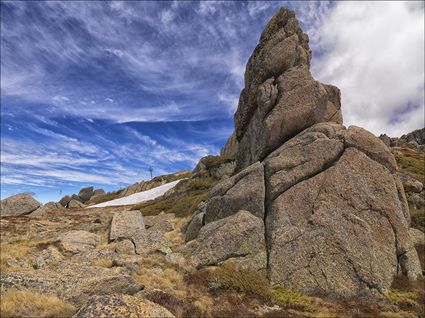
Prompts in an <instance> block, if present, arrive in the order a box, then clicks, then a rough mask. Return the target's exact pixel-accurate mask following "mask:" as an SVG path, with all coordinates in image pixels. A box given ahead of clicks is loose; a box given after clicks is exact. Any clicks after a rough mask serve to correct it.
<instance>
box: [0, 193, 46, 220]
mask: <svg viewBox="0 0 425 318" xmlns="http://www.w3.org/2000/svg"><path fill="white" fill-rule="evenodd" d="M0 204H1V205H0V214H1V215H2V216H6V215H14V216H18V215H26V214H29V213H31V212H33V211H35V210H37V209H38V208H39V207H40V205H41V204H40V202H38V201H37V200H35V199H34V198H33V197H32V196H31V195H29V194H27V193H20V194H16V195H13V196H11V197H8V198H6V199H4V200H1V203H0Z"/></svg>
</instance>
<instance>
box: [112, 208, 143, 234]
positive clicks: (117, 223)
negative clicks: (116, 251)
mask: <svg viewBox="0 0 425 318" xmlns="http://www.w3.org/2000/svg"><path fill="white" fill-rule="evenodd" d="M140 232H145V223H144V222H143V216H142V213H140V211H136V210H131V211H121V212H117V213H115V214H114V216H113V218H112V223H111V231H110V233H109V241H114V240H116V239H119V238H121V239H131V238H132V237H133V236H135V235H137V234H139V233H140Z"/></svg>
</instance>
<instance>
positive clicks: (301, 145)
mask: <svg viewBox="0 0 425 318" xmlns="http://www.w3.org/2000/svg"><path fill="white" fill-rule="evenodd" d="M310 58H311V52H310V49H309V46H308V37H307V35H306V34H304V33H303V32H302V31H301V29H300V28H299V25H298V21H297V20H296V19H295V16H294V13H293V12H292V11H289V10H286V9H281V10H279V12H278V13H277V14H276V15H275V16H274V17H273V18H272V19H271V21H270V22H269V23H268V24H267V26H266V29H265V30H264V31H263V33H262V35H261V39H260V43H259V45H258V46H257V47H256V49H255V50H254V53H253V54H252V56H251V58H250V59H249V61H248V65H247V68H246V73H245V88H244V89H243V90H242V92H241V96H240V99H239V105H238V109H237V111H236V114H235V132H234V134H232V136H231V137H230V139H229V141H228V142H227V144H226V146H225V147H224V148H223V150H222V155H224V156H227V157H230V158H232V157H233V158H235V159H236V171H237V172H238V173H237V174H236V175H234V176H233V177H231V178H229V179H226V180H223V181H221V182H220V183H219V184H218V185H216V186H215V187H214V188H213V189H212V190H211V192H210V197H209V199H208V200H207V202H206V208H205V211H206V212H205V216H203V217H201V216H197V215H201V213H202V212H197V213H196V215H195V216H194V217H193V218H192V219H191V221H190V222H189V223H188V224H187V225H186V226H185V230H186V233H187V231H188V229H190V228H191V227H193V228H194V229H195V231H193V232H192V233H191V234H190V235H189V237H188V238H189V239H192V238H193V237H196V234H197V232H198V231H199V234H198V235H197V239H196V242H195V244H194V248H193V251H192V258H193V260H194V263H195V264H196V266H198V267H202V266H208V265H216V264H220V263H221V262H223V261H225V260H227V259H231V260H232V262H236V263H238V264H240V265H241V266H248V267H253V268H255V269H260V268H267V271H268V277H269V279H270V281H271V283H273V284H280V285H283V286H286V287H289V288H291V289H295V290H298V291H301V292H303V293H306V294H314V293H317V292H320V293H324V294H328V293H332V294H338V295H342V296H353V295H358V294H362V293H364V292H370V293H387V292H388V291H389V290H390V286H391V284H392V281H393V278H394V276H396V275H405V276H407V277H409V278H410V279H412V280H414V279H416V278H417V277H418V276H420V275H421V269H420V264H419V260H418V256H417V253H416V250H415V249H414V246H413V242H412V238H411V236H410V235H409V231H408V230H409V227H410V215H409V209H408V205H407V201H406V197H405V195H404V190H403V184H402V182H401V180H400V179H399V176H398V175H397V173H396V168H397V167H396V162H395V159H394V156H393V155H392V153H391V152H390V151H389V149H388V148H387V146H386V145H385V144H384V143H383V142H382V141H381V140H379V139H378V138H377V137H375V136H374V135H373V134H372V133H370V132H368V131H366V130H365V129H362V128H360V127H355V126H350V127H348V128H345V127H344V126H342V115H341V109H340V108H341V104H340V92H339V89H338V88H336V87H334V86H331V85H325V84H322V83H320V82H318V81H316V80H314V79H313V77H312V76H311V74H310V71H309V66H310ZM405 184H406V183H405ZM406 185H407V184H406ZM409 186H410V187H411V188H412V189H413V190H414V191H419V190H420V188H421V185H419V184H418V183H411V185H409ZM241 210H243V211H242V212H238V211H241ZM199 227H201V228H200V230H199ZM251 237H255V239H256V242H257V243H256V244H254V245H252V246H249V247H248V246H247V245H250V244H248V243H247V244H246V245H245V244H243V243H242V242H251V240H250V239H249V238H251ZM242 238H243V239H242ZM241 239H242V241H241ZM259 255H264V258H263V257H262V256H261V257H260V258H259V259H260V261H258V260H257V261H256V262H252V256H254V258H256V257H257V256H259Z"/></svg>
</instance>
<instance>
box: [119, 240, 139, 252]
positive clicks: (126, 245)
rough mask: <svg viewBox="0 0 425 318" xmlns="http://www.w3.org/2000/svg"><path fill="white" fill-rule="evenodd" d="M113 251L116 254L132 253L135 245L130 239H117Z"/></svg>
mask: <svg viewBox="0 0 425 318" xmlns="http://www.w3.org/2000/svg"><path fill="white" fill-rule="evenodd" d="M115 252H117V253H118V254H127V255H134V254H136V250H135V246H134V244H133V242H132V241H131V240H127V239H124V240H119V241H118V242H116V245H115Z"/></svg>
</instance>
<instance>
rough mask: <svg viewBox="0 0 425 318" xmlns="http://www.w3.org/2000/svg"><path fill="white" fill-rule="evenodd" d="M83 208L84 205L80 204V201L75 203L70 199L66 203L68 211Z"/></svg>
mask: <svg viewBox="0 0 425 318" xmlns="http://www.w3.org/2000/svg"><path fill="white" fill-rule="evenodd" d="M84 207H85V205H84V204H83V203H81V202H80V201H77V200H75V199H72V200H71V201H69V203H68V208H69V209H72V208H84Z"/></svg>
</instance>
